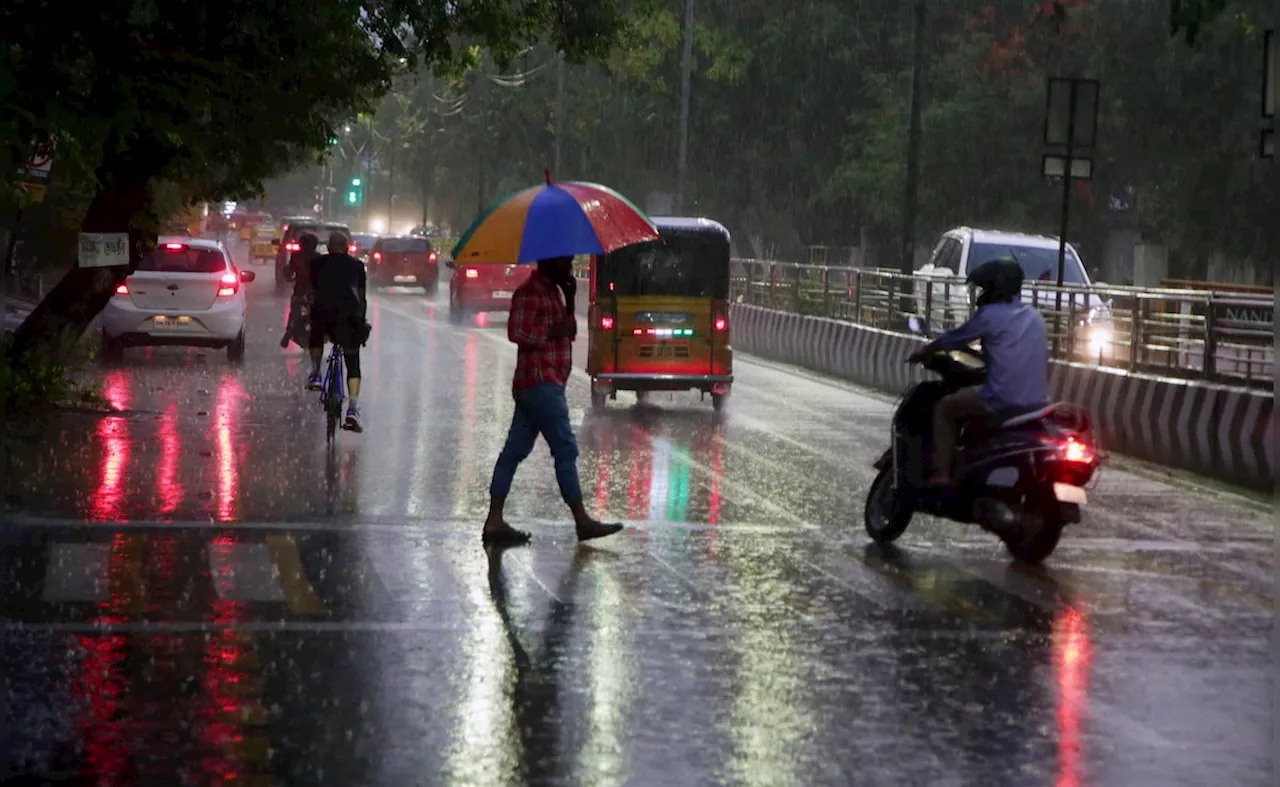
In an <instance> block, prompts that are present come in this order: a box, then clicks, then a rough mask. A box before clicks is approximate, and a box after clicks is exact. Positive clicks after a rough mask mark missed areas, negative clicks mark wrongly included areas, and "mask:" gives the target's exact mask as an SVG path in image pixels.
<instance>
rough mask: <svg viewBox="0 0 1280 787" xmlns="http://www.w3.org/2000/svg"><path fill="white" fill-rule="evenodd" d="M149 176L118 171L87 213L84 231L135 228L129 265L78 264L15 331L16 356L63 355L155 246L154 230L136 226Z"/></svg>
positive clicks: (145, 200)
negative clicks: (108, 266) (135, 220)
mask: <svg viewBox="0 0 1280 787" xmlns="http://www.w3.org/2000/svg"><path fill="white" fill-rule="evenodd" d="M149 180H150V179H149V178H146V177H129V176H112V177H110V178H109V179H108V180H106V182H105V185H104V186H102V187H100V188H99V189H98V193H97V194H96V195H95V196H94V198H93V202H92V203H90V205H89V210H88V212H87V213H86V214H85V217H84V222H83V223H82V224H81V230H82V231H84V232H127V233H129V266H128V267H127V268H125V267H115V268H81V267H79V266H77V267H75V268H72V269H71V270H70V271H69V272H68V273H67V274H66V275H65V276H63V277H62V280H61V281H59V282H58V284H57V286H56V287H54V288H53V289H52V290H51V291H50V292H49V293H48V294H47V295H45V297H44V300H42V301H40V304H39V305H38V306H36V308H35V310H34V311H32V312H31V314H30V315H28V316H27V319H26V320H24V321H23V323H22V325H21V326H20V327H19V328H18V330H17V331H16V332H15V334H14V337H13V345H12V346H11V347H10V351H9V352H10V355H11V357H12V358H15V359H17V358H22V357H24V356H28V357H46V358H50V359H55V360H60V359H62V358H64V357H65V356H66V354H67V353H68V352H69V351H70V349H71V348H72V347H74V345H75V343H76V342H77V341H78V340H79V339H80V337H81V336H83V335H84V332H85V330H86V329H88V327H89V323H91V322H93V318H94V317H97V316H98V313H99V312H101V311H102V309H103V308H104V307H105V306H106V305H107V301H109V300H111V296H112V295H113V294H114V293H115V289H116V287H117V286H119V284H120V283H121V282H122V281H124V280H125V278H126V277H127V276H128V275H129V273H130V271H132V270H135V269H136V268H137V265H138V260H139V259H141V257H142V255H143V254H144V253H146V251H149V250H150V249H151V248H153V247H154V246H155V240H156V238H155V235H154V233H153V232H152V231H151V230H149V229H148V230H145V231H144V230H138V229H134V228H133V224H134V218H135V217H136V216H137V215H138V214H140V213H143V212H144V211H146V210H147V209H148V208H149V205H150V193H149V191H148V182H149Z"/></svg>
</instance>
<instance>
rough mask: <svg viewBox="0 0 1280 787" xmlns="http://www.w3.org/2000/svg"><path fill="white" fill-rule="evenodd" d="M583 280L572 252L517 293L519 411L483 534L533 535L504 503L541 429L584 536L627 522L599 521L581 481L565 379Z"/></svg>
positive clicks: (502, 539)
mask: <svg viewBox="0 0 1280 787" xmlns="http://www.w3.org/2000/svg"><path fill="white" fill-rule="evenodd" d="M576 287H577V282H576V281H575V280H574V278H573V258H572V257H557V258H554V259H549V260H539V261H538V269H537V270H536V271H535V272H534V274H533V275H532V276H530V277H529V279H528V280H527V281H526V282H525V283H524V284H522V285H520V288H519V289H517V290H516V292H515V294H514V295H513V297H512V299H511V315H510V318H509V319H508V321H507V338H509V339H510V340H511V341H512V342H513V343H514V344H515V345H516V347H517V348H518V350H517V353H516V372H515V377H514V379H513V380H512V384H511V394H512V396H513V397H514V398H515V401H516V411H515V414H514V415H513V416H512V418H511V430H510V431H509V432H508V433H507V443H506V445H505V446H503V448H502V453H501V454H499V455H498V463H497V464H496V465H495V466H494V468H493V481H492V482H491V483H490V485H489V516H488V517H487V518H486V519H485V522H484V531H483V536H482V537H483V541H484V543H486V544H495V543H497V544H523V543H525V542H527V541H528V540H529V534H528V533H526V532H524V531H522V530H516V529H515V528H514V527H512V526H511V525H509V524H507V522H506V520H505V519H504V518H503V508H504V506H505V503H506V500H507V495H508V493H510V491H511V482H512V480H513V479H514V478H515V474H516V468H517V467H519V466H520V463H521V462H523V461H524V460H525V458H526V457H527V456H529V454H530V453H531V452H532V451H533V446H534V443H535V442H536V441H537V439H538V435H539V434H541V435H542V436H543V437H544V438H545V439H546V441H547V445H548V446H550V448H551V456H552V458H553V459H554V460H555V466H556V483H558V484H559V485H560V494H561V496H562V497H563V498H564V501H565V503H567V504H568V506H569V510H570V511H572V512H573V523H574V527H575V529H576V530H577V533H578V540H579V541H587V540H590V539H593V538H600V537H602V536H608V535H612V534H614V533H617V532H618V531H619V530H622V525H618V524H605V523H603V522H599V521H597V520H596V519H594V518H593V517H591V516H590V515H589V514H588V513H587V509H586V506H585V505H583V502H582V487H581V485H580V483H579V481H578V441H577V439H576V438H575V437H574V435H573V426H572V424H570V422H569V403H568V401H567V400H566V398H565V385H566V384H567V383H568V381H569V374H570V372H571V370H572V367H573V340H574V339H575V338H577V335H578V320H577V318H576V317H574V315H573V293H574V290H575V289H576ZM562 290H563V291H564V297H563V299H562V298H561V291H562Z"/></svg>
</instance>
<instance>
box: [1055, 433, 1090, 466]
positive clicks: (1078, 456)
mask: <svg viewBox="0 0 1280 787" xmlns="http://www.w3.org/2000/svg"><path fill="white" fill-rule="evenodd" d="M1062 458H1063V459H1065V460H1066V461H1068V462H1074V463H1076V464H1082V465H1087V464H1093V460H1094V453H1093V449H1092V448H1090V447H1089V445H1088V444H1087V443H1082V442H1080V441H1079V440H1077V439H1075V438H1074V437H1068V438H1067V442H1065V443H1063V445H1062Z"/></svg>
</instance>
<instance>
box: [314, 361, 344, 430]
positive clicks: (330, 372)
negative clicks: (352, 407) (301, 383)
mask: <svg viewBox="0 0 1280 787" xmlns="http://www.w3.org/2000/svg"><path fill="white" fill-rule="evenodd" d="M346 398H347V375H346V369H345V368H344V364H343V362H342V348H341V347H339V346H338V345H337V344H334V345H333V351H332V352H330V353H329V361H328V363H326V364H325V369H324V379H323V380H322V381H321V383H320V406H321V407H323V408H324V412H325V442H328V443H332V442H333V436H334V435H335V434H337V433H338V423H339V421H340V420H341V419H342V403H343V401H345V400H346Z"/></svg>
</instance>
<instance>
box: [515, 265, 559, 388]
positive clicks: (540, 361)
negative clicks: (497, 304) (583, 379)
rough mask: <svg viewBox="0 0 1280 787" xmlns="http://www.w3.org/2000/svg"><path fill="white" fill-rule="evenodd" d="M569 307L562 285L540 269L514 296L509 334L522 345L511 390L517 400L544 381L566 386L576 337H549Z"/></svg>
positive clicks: (518, 345)
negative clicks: (558, 285) (550, 331)
mask: <svg viewBox="0 0 1280 787" xmlns="http://www.w3.org/2000/svg"><path fill="white" fill-rule="evenodd" d="M565 311H566V307H565V303H564V297H563V296H562V295H561V294H560V288H559V287H557V286H556V285H555V283H554V282H552V281H551V280H550V279H548V278H547V277H545V276H543V275H542V274H541V273H538V272H537V271H535V272H534V274H533V275H532V276H530V277H529V279H528V280H527V281H526V282H525V283H524V284H522V285H520V288H519V289H517V290H516V292H515V295H514V296H512V298H511V316H510V318H509V319H508V320H507V338H508V339H510V340H511V341H513V342H515V344H516V346H517V347H519V348H520V349H519V351H518V352H517V354H516V374H515V379H514V380H513V381H512V383H511V393H512V395H513V396H515V398H516V401H519V400H520V397H522V396H524V394H525V392H526V391H528V390H529V389H530V388H533V387H534V386H536V385H540V384H542V383H555V384H556V385H560V386H563V385H565V384H567V383H568V382H569V370H570V369H571V368H572V367H573V340H572V339H550V338H548V337H547V333H548V331H549V330H550V329H551V327H552V326H553V325H555V324H556V323H557V322H559V321H560V320H561V319H563V318H564V315H565Z"/></svg>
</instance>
